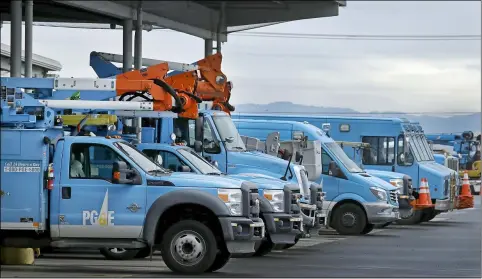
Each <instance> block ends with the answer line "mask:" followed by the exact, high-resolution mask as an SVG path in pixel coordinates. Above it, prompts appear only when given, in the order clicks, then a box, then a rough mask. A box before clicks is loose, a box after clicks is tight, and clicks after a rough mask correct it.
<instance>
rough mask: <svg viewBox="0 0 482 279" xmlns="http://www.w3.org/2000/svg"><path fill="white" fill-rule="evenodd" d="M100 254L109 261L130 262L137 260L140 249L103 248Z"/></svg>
mask: <svg viewBox="0 0 482 279" xmlns="http://www.w3.org/2000/svg"><path fill="white" fill-rule="evenodd" d="M100 253H101V254H102V255H103V256H104V257H105V258H106V259H107V260H113V261H128V260H132V259H133V258H135V256H136V255H137V253H139V249H129V250H127V249H122V248H101V249H100Z"/></svg>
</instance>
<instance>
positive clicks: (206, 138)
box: [203, 121, 221, 154]
mask: <svg viewBox="0 0 482 279" xmlns="http://www.w3.org/2000/svg"><path fill="white" fill-rule="evenodd" d="M203 130H204V135H203V146H204V151H205V152H206V153H211V154H218V153H221V148H220V146H219V142H218V140H217V139H216V136H215V134H214V131H213V130H212V129H211V125H210V124H209V121H204V128H203Z"/></svg>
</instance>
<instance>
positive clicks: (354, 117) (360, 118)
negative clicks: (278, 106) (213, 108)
mask: <svg viewBox="0 0 482 279" xmlns="http://www.w3.org/2000/svg"><path fill="white" fill-rule="evenodd" d="M237 115H243V116H266V115H270V114H268V113H238V114H237ZM270 116H275V117H276V116H279V117H283V118H303V117H306V118H335V119H341V120H342V119H346V120H351V119H357V120H367V121H368V120H372V121H373V120H376V121H392V122H397V123H401V122H406V121H407V120H405V119H403V118H398V117H370V116H338V115H313V114H311V115H306V114H271V115H270Z"/></svg>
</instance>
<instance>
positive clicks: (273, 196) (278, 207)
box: [263, 190, 285, 212]
mask: <svg viewBox="0 0 482 279" xmlns="http://www.w3.org/2000/svg"><path fill="white" fill-rule="evenodd" d="M263 196H264V198H265V199H267V200H268V201H269V203H270V204H271V206H273V209H274V211H275V212H283V211H284V210H285V203H284V196H285V193H284V192H283V190H264V191H263Z"/></svg>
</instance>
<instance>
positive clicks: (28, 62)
mask: <svg viewBox="0 0 482 279" xmlns="http://www.w3.org/2000/svg"><path fill="white" fill-rule="evenodd" d="M25 5H26V6H25V77H29V78H30V77H32V55H33V46H32V45H33V44H32V41H33V34H32V29H33V0H27V1H26V2H25Z"/></svg>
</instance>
